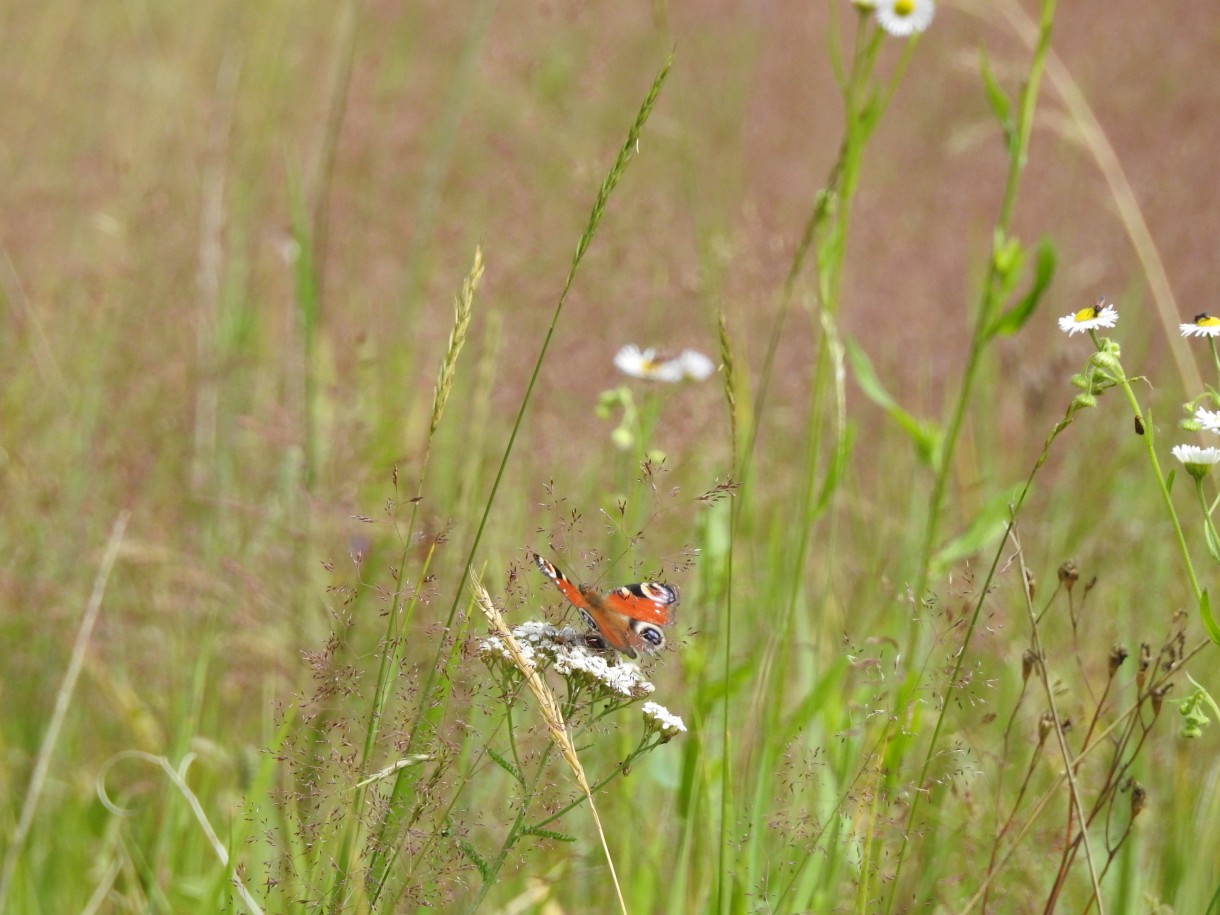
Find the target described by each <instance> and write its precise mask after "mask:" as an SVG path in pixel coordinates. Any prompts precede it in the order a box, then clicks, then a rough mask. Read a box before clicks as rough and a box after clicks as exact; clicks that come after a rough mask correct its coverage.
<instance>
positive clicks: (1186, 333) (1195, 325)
mask: <svg viewBox="0 0 1220 915" xmlns="http://www.w3.org/2000/svg"><path fill="white" fill-rule="evenodd" d="M1178 330H1180V331H1182V336H1183V337H1220V318H1213V317H1212V316H1211V315H1209V314H1208V313H1207V312H1206V311H1203V312H1200V313H1199V314H1197V315H1195V319H1194V320H1193V321H1191V322H1190V323H1189V324H1179V325H1178Z"/></svg>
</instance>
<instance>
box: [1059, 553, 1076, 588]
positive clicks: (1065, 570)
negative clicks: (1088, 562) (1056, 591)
mask: <svg viewBox="0 0 1220 915" xmlns="http://www.w3.org/2000/svg"><path fill="white" fill-rule="evenodd" d="M1079 577H1080V573H1079V572H1077V571H1076V563H1074V562H1072V560H1070V559H1069V560H1068V561H1067V562H1065V563H1064V564H1063V565H1061V566H1060V567H1059V583H1060V584H1061V585H1063V586H1064V587H1065V588H1067V589H1068V590H1069V591H1071V590H1072V585H1074V584H1076V579H1078V578H1079Z"/></svg>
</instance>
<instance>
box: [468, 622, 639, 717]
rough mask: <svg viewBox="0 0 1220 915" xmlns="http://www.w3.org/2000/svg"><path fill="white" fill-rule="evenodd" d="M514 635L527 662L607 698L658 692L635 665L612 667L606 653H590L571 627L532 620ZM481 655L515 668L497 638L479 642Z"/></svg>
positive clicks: (623, 663) (506, 647)
mask: <svg viewBox="0 0 1220 915" xmlns="http://www.w3.org/2000/svg"><path fill="white" fill-rule="evenodd" d="M512 635H513V639H514V640H515V641H516V642H517V645H518V647H519V648H520V650H521V654H522V656H523V657H524V658H525V660H526V661H527V662H528V663H530V664H533V665H534V666H535V667H536V668H542V667H550V668H551V669H552V670H554V671H555V673H557V674H559V675H560V676H561V677H563V678H565V679H567V680H575V681H578V682H580V683H583V684H584V685H587V686H590V687H592V688H593V689H594V690H595V691H596V692H599V693H602V694H604V695H606V696H607V697H608V698H612V699H613V698H618V699H627V700H635V699H642V698H644V697H645V696H648V695H651V694H652V693H653V691H654V690H655V689H656V687H655V686H654V685H653V684H652V683H651V682H650V681H649V680H648V679H647V678H645V677H644V675H643V674H642V673H641V672H640V668H639V667H637V666H636V665H635V664H632V663H630V662H628V661H623V662H622V663H619V664H611V663H610V662H609V661H607V660H606V657H605V656H604V655H603V654H601V653H599V652H596V651H592V650H590V648H589V644H588V640H587V638H586V637H585V636H584V635H582V634H581V633H579V632H577V631H576V630H575V629H572V628H570V627H566V626H565V627H564V628H562V629H561V628H558V627H556V626H552V625H551V624H550V623H546V622H543V621H541V620H531V621H530V622H528V623H522V624H521V625H520V626H514V627H513V629H512ZM478 652H479V654H480V655H481V656H482V657H483V659H484V660H485V661H487V662H488V664H491V665H494V666H495V667H497V668H501V669H505V670H515V668H516V664H515V662H514V660H513V657H512V653H511V652H510V651H509V649H508V646H507V645H506V644H505V642H504V639H502V638H501V637H500V636H498V635H491V636H488V637H487V638H485V639H483V640H482V641H481V642H479V646H478Z"/></svg>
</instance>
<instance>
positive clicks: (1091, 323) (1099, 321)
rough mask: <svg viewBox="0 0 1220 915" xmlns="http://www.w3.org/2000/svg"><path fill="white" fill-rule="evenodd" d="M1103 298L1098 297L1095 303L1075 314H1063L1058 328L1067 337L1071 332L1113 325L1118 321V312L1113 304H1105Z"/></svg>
mask: <svg viewBox="0 0 1220 915" xmlns="http://www.w3.org/2000/svg"><path fill="white" fill-rule="evenodd" d="M1105 301H1106V300H1105V299H1098V300H1097V304H1096V305H1093V306H1091V307H1089V308H1082V309H1080V311H1078V312H1076V313H1075V314H1070V315H1064V316H1063V317H1062V318H1060V319H1059V329H1060V330H1061V331H1063V332H1064V333H1065V334H1067V335H1068V336H1069V337H1070V336H1071V335H1072V334H1079V333H1084V332H1085V331H1086V330H1093V329H1094V328H1097V327H1113V326H1114V325H1115V324H1116V323H1118V312H1117V311H1115V310H1114V306H1113V305H1106V304H1105Z"/></svg>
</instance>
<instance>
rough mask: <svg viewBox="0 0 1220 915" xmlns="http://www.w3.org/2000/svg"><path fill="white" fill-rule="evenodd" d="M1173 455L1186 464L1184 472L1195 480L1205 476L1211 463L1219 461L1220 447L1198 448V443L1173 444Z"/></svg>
mask: <svg viewBox="0 0 1220 915" xmlns="http://www.w3.org/2000/svg"><path fill="white" fill-rule="evenodd" d="M1173 456H1174V457H1176V458H1177V459H1178V460H1179V461H1181V462H1182V463H1183V464H1185V465H1186V472H1187V473H1189V474H1190V475H1191V476H1192V477H1194V478H1195V479H1196V480H1201V479H1203V478H1204V477H1205V476H1207V472H1208V471H1209V470H1211V469H1212V465H1213V464H1217V463H1220V448H1200V447H1199V446H1198V445H1174V446H1173Z"/></svg>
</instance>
